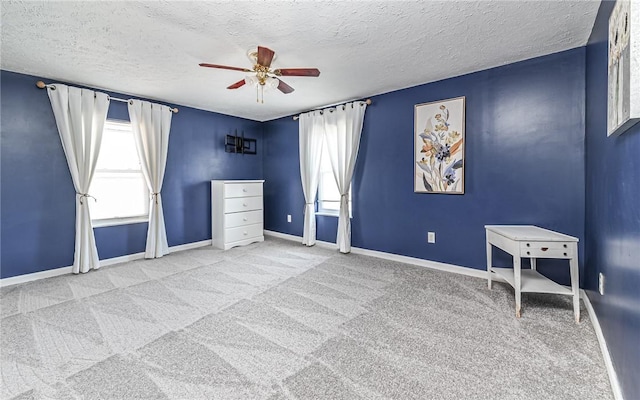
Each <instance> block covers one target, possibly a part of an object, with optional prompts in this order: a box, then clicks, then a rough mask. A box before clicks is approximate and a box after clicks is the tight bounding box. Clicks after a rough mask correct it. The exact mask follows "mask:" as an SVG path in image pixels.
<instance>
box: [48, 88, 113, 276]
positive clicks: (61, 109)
mask: <svg viewBox="0 0 640 400" xmlns="http://www.w3.org/2000/svg"><path fill="white" fill-rule="evenodd" d="M47 93H48V94H49V100H50V101H51V108H52V109H53V114H54V116H55V118H56V125H57V126H58V133H59V134H60V141H62V148H63V149H64V154H65V156H66V158H67V164H68V165H69V172H70V173H71V179H72V180H73V186H74V187H75V190H76V240H75V251H74V256H73V268H72V271H73V273H74V274H77V273H79V272H83V273H84V272H88V271H89V270H91V269H98V268H100V262H99V259H98V250H97V248H96V239H95V236H94V235H93V226H92V225H91V213H90V211H89V198H90V197H91V196H90V195H89V193H88V192H89V187H90V186H91V179H92V178H93V173H94V172H95V169H96V162H97V161H98V153H99V152H100V143H101V142H102V130H103V128H104V122H105V121H106V119H107V110H108V109H109V96H107V95H106V94H105V93H99V92H94V91H93V90H88V89H80V88H76V87H69V86H66V85H61V84H58V83H56V84H55V85H49V86H47Z"/></svg>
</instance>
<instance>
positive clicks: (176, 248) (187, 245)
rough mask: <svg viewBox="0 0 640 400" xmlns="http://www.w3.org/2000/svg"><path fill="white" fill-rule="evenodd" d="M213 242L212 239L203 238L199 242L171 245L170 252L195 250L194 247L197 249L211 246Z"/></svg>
mask: <svg viewBox="0 0 640 400" xmlns="http://www.w3.org/2000/svg"><path fill="white" fill-rule="evenodd" d="M211 243H212V241H211V239H208V240H201V241H199V242H192V243H185V244H179V245H177V246H171V247H169V253H174V252H176V251H185V250H193V249H197V248H198V247H204V246H211Z"/></svg>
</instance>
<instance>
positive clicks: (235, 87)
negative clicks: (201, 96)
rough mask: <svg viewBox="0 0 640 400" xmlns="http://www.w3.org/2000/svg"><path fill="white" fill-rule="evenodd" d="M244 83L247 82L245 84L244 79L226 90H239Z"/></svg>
mask: <svg viewBox="0 0 640 400" xmlns="http://www.w3.org/2000/svg"><path fill="white" fill-rule="evenodd" d="M245 83H247V82H245V81H244V79H243V80H241V81H238V82H236V83H234V84H233V85H231V86H228V87H227V89H237V88H239V87H240V86H244V84H245Z"/></svg>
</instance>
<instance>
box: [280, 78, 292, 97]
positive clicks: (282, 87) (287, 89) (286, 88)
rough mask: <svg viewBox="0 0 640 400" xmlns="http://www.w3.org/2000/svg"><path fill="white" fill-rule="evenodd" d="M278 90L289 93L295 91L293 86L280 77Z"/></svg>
mask: <svg viewBox="0 0 640 400" xmlns="http://www.w3.org/2000/svg"><path fill="white" fill-rule="evenodd" d="M276 79H278V78H276ZM278 90H279V91H281V92H282V93H284V94H287V93H291V92H293V90H294V89H293V88H292V87H291V86H289V85H287V84H286V83H284V82H282V81H281V80H280V79H278Z"/></svg>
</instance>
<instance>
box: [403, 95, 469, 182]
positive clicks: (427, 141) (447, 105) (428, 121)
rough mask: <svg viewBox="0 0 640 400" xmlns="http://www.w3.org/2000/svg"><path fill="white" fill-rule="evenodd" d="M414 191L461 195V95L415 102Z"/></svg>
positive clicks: (462, 169) (463, 123) (463, 145)
mask: <svg viewBox="0 0 640 400" xmlns="http://www.w3.org/2000/svg"><path fill="white" fill-rule="evenodd" d="M414 124H415V128H414V129H415V131H414V144H415V145H414V146H415V148H414V156H415V160H414V161H415V164H414V192H415V193H443V194H464V163H465V160H464V147H465V97H464V96H462V97H456V98H453V99H448V100H440V101H433V102H430V103H422V104H417V105H416V106H415V110H414Z"/></svg>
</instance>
